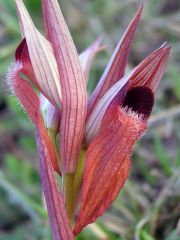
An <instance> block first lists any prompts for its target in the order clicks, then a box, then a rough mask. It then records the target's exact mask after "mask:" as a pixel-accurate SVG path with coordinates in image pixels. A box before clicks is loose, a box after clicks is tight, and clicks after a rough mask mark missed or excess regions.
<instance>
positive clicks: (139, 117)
mask: <svg viewBox="0 0 180 240" xmlns="http://www.w3.org/2000/svg"><path fill="white" fill-rule="evenodd" d="M121 110H122V111H123V112H125V113H126V115H127V116H129V117H132V118H135V119H136V120H138V121H142V120H143V119H144V117H145V116H144V114H142V113H138V112H136V111H133V110H132V108H131V107H130V108H129V107H128V106H126V107H121Z"/></svg>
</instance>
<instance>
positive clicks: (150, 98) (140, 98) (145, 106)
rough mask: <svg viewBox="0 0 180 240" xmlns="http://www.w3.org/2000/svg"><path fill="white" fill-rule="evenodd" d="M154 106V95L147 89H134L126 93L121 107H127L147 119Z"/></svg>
mask: <svg viewBox="0 0 180 240" xmlns="http://www.w3.org/2000/svg"><path fill="white" fill-rule="evenodd" d="M153 105H154V94H153V92H152V90H151V89H150V88H148V87H134V88H132V89H130V90H129V91H127V93H126V96H125V99H124V101H123V107H127V108H128V109H131V110H132V111H134V112H137V113H138V114H142V115H143V116H144V119H147V118H148V117H149V116H150V114H151V112H152V108H153Z"/></svg>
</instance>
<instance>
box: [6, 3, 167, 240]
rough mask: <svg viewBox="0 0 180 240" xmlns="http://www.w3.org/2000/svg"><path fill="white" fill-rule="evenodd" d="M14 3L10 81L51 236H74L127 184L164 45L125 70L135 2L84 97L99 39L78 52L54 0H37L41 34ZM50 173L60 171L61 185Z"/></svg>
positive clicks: (164, 60) (160, 68)
mask: <svg viewBox="0 0 180 240" xmlns="http://www.w3.org/2000/svg"><path fill="white" fill-rule="evenodd" d="M15 3H16V7H17V13H18V17H19V23H20V28H21V34H22V41H21V43H20V44H19V46H18V47H17V49H16V54H15V63H14V64H13V65H12V66H11V67H10V69H9V73H8V79H9V84H10V86H11V88H12V90H13V92H14V94H15V95H16V96H17V98H18V100H19V101H20V103H21V104H22V106H23V107H24V109H25V110H26V111H27V113H28V115H29V117H30V119H31V120H32V122H33V124H34V127H35V135H36V142H37V151H38V155H39V162H40V163H39V165H40V168H39V169H40V176H41V182H42V189H43V192H44V195H45V199H46V205H47V210H48V214H49V219H50V225H51V230H52V234H53V239H55V240H60V239H64V240H65V239H74V235H77V234H79V233H80V232H81V231H82V229H83V228H84V227H85V226H86V225H88V224H89V223H92V222H94V221H95V220H96V219H97V217H99V216H101V215H102V214H103V213H104V212H105V210H106V209H107V208H108V207H109V206H110V205H111V203H112V202H113V201H114V200H115V198H116V197H117V195H118V193H119V192H120V190H121V189H122V187H123V185H124V184H125V182H126V180H127V178H128V176H129V172H130V158H131V154H132V149H133V146H134V144H135V142H136V141H137V139H138V138H139V137H140V136H142V134H143V133H144V131H145V130H146V128H147V120H148V118H149V116H150V114H151V112H152V108H153V105H154V96H155V91H156V88H157V86H158V84H159V82H160V80H161V78H162V76H163V74H164V71H165V67H166V63H167V60H168V56H169V52H170V47H169V46H168V45H167V44H163V45H162V46H161V47H160V48H158V49H157V50H155V51H154V52H153V53H151V54H150V55H149V56H147V57H146V58H145V59H144V60H143V61H142V62H141V63H140V64H139V65H138V66H137V67H135V68H134V69H133V70H131V71H130V72H129V73H127V74H125V68H126V65H127V59H128V55H129V51H130V47H131V45H132V40H133V38H134V35H135V32H136V29H137V26H138V23H139V20H140V16H141V12H142V9H143V5H141V6H140V7H139V9H138V11H137V13H136V14H135V16H134V18H133V19H132V21H131V23H130V24H129V26H128V28H127V30H126V32H125V34H124V35H123V36H122V38H121V40H120V41H119V43H118V45H117V47H116V49H115V51H114V53H113V55H112V57H111V59H110V61H109V63H108V65H107V67H106V69H105V71H104V73H103V74H102V77H101V78H100V81H99V83H98V84H97V86H96V88H95V89H94V91H93V93H92V94H91V96H90V97H89V99H87V92H86V84H87V81H88V76H89V71H90V67H91V64H92V61H93V58H94V57H95V55H96V53H97V52H99V51H100V50H102V49H103V48H104V47H103V45H101V41H100V39H99V38H98V39H97V40H96V41H95V42H94V43H93V44H92V45H91V46H90V47H89V48H88V49H86V50H85V51H84V52H83V53H81V54H80V55H79V56H78V53H77V50H76V48H75V45H74V43H73V40H72V38H71V35H70V33H69V30H68V27H67V25H66V23H65V20H64V18H63V15H62V13H61V10H60V7H59V5H58V1H57V0H42V11H43V20H44V26H45V37H44V36H43V35H42V34H41V33H40V32H39V31H38V30H37V29H36V27H35V25H34V24H33V22H32V20H31V18H30V16H29V14H28V12H27V10H26V8H25V6H24V4H23V1H22V0H15ZM57 134H59V138H60V146H58V145H57V141H56V136H57ZM56 174H59V175H60V176H61V175H62V189H60V187H59V184H58V181H57V179H56Z"/></svg>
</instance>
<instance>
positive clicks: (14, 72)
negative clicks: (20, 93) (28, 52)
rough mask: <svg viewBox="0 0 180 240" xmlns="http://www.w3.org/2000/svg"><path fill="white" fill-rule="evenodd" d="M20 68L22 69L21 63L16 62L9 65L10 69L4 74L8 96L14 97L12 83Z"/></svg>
mask: <svg viewBox="0 0 180 240" xmlns="http://www.w3.org/2000/svg"><path fill="white" fill-rule="evenodd" d="M22 67H23V65H22V62H20V61H16V62H13V63H11V65H10V67H9V68H8V72H7V74H6V80H7V81H6V82H7V85H8V88H9V92H10V94H13V95H15V92H14V88H13V84H12V81H13V79H14V78H15V77H16V76H17V74H19V72H20V70H21V69H22Z"/></svg>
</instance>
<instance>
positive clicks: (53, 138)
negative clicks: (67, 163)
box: [48, 128, 61, 169]
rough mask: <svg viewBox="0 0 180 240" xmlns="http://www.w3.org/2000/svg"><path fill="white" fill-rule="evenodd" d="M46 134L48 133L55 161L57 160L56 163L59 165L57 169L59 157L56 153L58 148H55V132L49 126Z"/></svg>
mask: <svg viewBox="0 0 180 240" xmlns="http://www.w3.org/2000/svg"><path fill="white" fill-rule="evenodd" d="M48 135H49V138H50V139H51V142H52V145H53V149H54V151H55V154H56V159H57V162H58V165H59V169H61V164H60V157H59V153H58V150H57V144H56V132H55V131H54V130H53V129H51V128H49V129H48Z"/></svg>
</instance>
